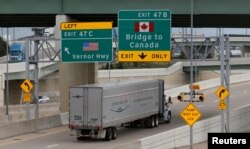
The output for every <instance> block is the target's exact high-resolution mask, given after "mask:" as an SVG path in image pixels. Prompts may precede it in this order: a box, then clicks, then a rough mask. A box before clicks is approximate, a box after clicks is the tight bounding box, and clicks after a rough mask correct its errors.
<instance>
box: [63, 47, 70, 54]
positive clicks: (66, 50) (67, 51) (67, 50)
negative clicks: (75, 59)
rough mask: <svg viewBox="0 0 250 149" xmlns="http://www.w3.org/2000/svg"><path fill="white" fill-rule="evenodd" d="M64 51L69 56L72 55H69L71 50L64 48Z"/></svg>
mask: <svg viewBox="0 0 250 149" xmlns="http://www.w3.org/2000/svg"><path fill="white" fill-rule="evenodd" d="M64 51H65V52H66V53H67V54H68V55H70V53H69V48H67V47H65V48H64Z"/></svg>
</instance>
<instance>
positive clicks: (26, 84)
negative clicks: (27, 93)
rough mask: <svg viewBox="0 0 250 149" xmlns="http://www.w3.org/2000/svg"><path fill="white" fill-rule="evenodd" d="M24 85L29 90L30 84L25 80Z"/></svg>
mask: <svg viewBox="0 0 250 149" xmlns="http://www.w3.org/2000/svg"><path fill="white" fill-rule="evenodd" d="M24 85H25V86H27V87H28V90H30V86H29V84H28V83H27V82H25V83H24Z"/></svg>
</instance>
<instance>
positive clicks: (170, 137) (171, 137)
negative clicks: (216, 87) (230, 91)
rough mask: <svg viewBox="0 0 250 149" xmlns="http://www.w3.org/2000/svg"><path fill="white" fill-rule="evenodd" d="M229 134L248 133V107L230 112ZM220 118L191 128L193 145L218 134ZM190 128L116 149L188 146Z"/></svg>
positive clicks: (164, 133)
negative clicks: (214, 133)
mask: <svg viewBox="0 0 250 149" xmlns="http://www.w3.org/2000/svg"><path fill="white" fill-rule="evenodd" d="M230 124H231V132H246V131H250V105H246V106H245V107H242V108H239V109H236V110H233V111H231V115H230ZM220 129H221V118H220V116H215V117H213V118H210V119H206V120H202V121H199V122H197V123H196V124H194V126H193V133H194V135H193V136H194V138H193V143H199V142H203V141H205V140H207V134H208V133H209V132H220ZM189 135H190V128H189V126H188V125H186V126H182V127H179V128H176V129H172V130H169V131H166V132H163V133H160V134H156V135H154V136H150V137H147V138H143V139H140V140H137V141H134V142H132V143H128V144H124V145H121V146H118V147H116V149H152V148H153V149H171V148H177V147H182V146H187V145H189V143H190V142H189Z"/></svg>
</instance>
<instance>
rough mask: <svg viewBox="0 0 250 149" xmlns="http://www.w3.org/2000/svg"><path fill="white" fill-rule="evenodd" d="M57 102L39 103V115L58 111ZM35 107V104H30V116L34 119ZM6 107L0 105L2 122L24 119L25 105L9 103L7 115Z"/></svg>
mask: <svg viewBox="0 0 250 149" xmlns="http://www.w3.org/2000/svg"><path fill="white" fill-rule="evenodd" d="M59 106H60V104H59V103H45V104H39V117H40V118H43V117H47V116H51V115H56V114H59V113H60V110H59ZM35 107H36V105H34V104H31V105H30V118H31V119H35ZM5 111H6V107H3V106H2V107H0V112H1V113H0V119H1V121H2V123H5V124H6V123H15V122H20V121H25V120H26V105H25V104H21V105H9V116H8V117H7V116H6V115H5Z"/></svg>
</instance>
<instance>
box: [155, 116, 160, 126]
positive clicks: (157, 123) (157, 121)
mask: <svg viewBox="0 0 250 149" xmlns="http://www.w3.org/2000/svg"><path fill="white" fill-rule="evenodd" d="M154 120H155V127H158V125H159V119H158V116H155V119H154Z"/></svg>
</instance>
